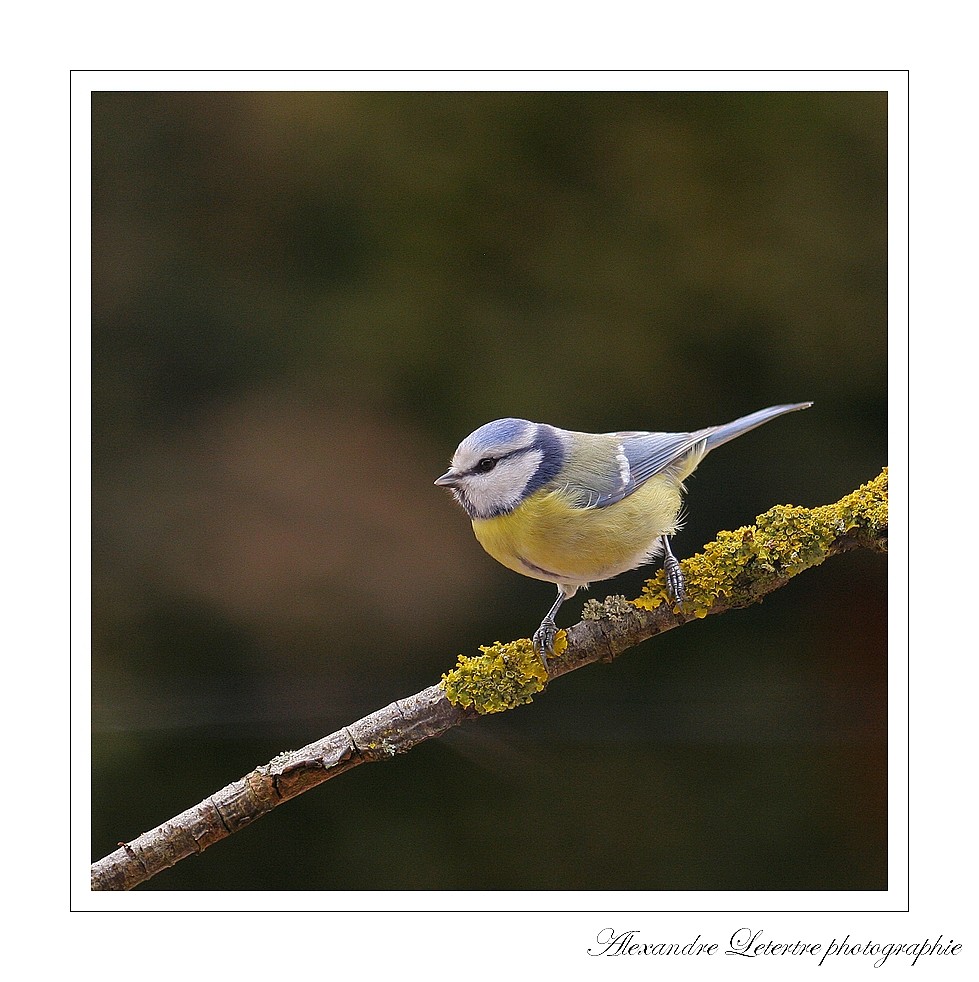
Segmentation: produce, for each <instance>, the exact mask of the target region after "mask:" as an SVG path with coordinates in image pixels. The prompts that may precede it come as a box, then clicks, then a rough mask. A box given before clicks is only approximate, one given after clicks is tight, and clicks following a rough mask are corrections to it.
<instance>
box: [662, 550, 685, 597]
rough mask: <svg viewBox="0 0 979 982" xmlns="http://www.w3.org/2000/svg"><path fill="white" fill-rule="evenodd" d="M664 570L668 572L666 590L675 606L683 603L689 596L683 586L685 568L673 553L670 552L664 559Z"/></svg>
mask: <svg viewBox="0 0 979 982" xmlns="http://www.w3.org/2000/svg"><path fill="white" fill-rule="evenodd" d="M663 572H664V573H666V592H667V593H668V594H669V595H670V598H671V599H672V601H673V604H674V606H676V605H680V604H682V603H683V601H684V600H685V599H686V597H687V594H686V590H685V589H684V586H683V570H682V569H680V563H679V561H678V560H677V558H676V556H674V555H673V553H669V554H668V555H667V556H666V558H665V559H664V560H663Z"/></svg>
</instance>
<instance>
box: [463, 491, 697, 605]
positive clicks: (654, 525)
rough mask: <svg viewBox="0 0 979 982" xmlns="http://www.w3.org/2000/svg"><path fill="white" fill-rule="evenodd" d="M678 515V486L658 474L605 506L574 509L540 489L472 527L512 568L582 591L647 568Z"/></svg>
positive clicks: (490, 550) (554, 493) (482, 542)
mask: <svg viewBox="0 0 979 982" xmlns="http://www.w3.org/2000/svg"><path fill="white" fill-rule="evenodd" d="M679 514H680V487H679V486H678V485H677V484H676V482H675V481H673V480H670V479H668V478H666V477H660V476H657V477H654V478H651V479H650V480H649V481H647V482H646V483H645V484H644V485H643V486H642V487H641V488H639V489H638V490H637V491H635V492H634V493H633V494H631V495H629V497H627V498H624V499H623V500H622V501H619V502H617V503H616V504H614V505H609V506H608V507H607V508H575V507H573V505H572V503H571V502H570V501H569V499H568V497H567V496H566V495H565V494H563V493H562V492H561V491H559V490H557V491H555V490H551V491H541V492H538V493H537V494H533V495H531V496H530V497H529V498H527V499H526V500H525V501H523V502H522V503H521V504H520V505H519V506H518V507H517V508H515V509H514V510H513V511H512V512H510V513H509V514H507V515H500V516H498V517H496V518H485V519H480V518H477V519H474V520H473V523H472V524H473V532H475V534H476V538H477V539H478V540H479V543H480V545H482V547H483V548H484V549H485V550H486V551H487V552H488V553H489V554H490V555H491V556H492V557H493V558H494V559H495V560H497V562H500V563H502V564H503V565H504V566H506V567H508V568H509V569H512V570H514V571H516V572H517V573H523V574H524V575H525V576H532V577H534V578H535V579H539V580H549V581H550V582H552V583H564V584H568V585H574V586H584V585H585V584H586V583H591V582H593V581H595V580H604V579H608V578H609V577H612V576H617V575H618V574H619V573H623V572H625V571H626V570H628V569H634V568H635V567H636V566H641V565H642V564H643V563H645V562H648V561H649V560H650V559H651V558H652V557H653V555H655V553H656V551H657V540H658V539H659V538H660V537H661V536H663V535H672V534H673V533H674V532H675V531H676V522H677V517H678V516H679Z"/></svg>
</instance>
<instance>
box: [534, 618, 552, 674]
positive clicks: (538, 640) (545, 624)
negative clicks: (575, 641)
mask: <svg viewBox="0 0 979 982" xmlns="http://www.w3.org/2000/svg"><path fill="white" fill-rule="evenodd" d="M556 637H557V624H555V623H554V620H553V618H551V617H545V618H544V620H542V621H541V624H540V627H539V628H537V630H536V631H535V632H534V651H536V652H537V654H538V655H540V660H541V661H542V662H543V663H544V670H545V671H548V672H549V671H550V670H549V669H548V667H547V656H548V655H553V654H554V639H555V638H556Z"/></svg>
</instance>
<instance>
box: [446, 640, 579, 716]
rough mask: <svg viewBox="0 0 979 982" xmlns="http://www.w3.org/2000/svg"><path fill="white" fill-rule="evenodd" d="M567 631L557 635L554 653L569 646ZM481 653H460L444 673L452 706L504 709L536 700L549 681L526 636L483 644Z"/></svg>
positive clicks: (447, 695)
mask: <svg viewBox="0 0 979 982" xmlns="http://www.w3.org/2000/svg"><path fill="white" fill-rule="evenodd" d="M567 646H568V640H567V636H566V635H565V633H564V631H558V633H557V637H556V638H555V639H554V654H553V655H551V656H549V657H551V658H554V657H559V656H560V655H561V653H562V652H563V651H564V650H565V649H566V648H567ZM479 650H480V651H481V652H482V654H481V655H478V656H475V657H470V656H468V655H459V658H458V661H457V663H456V667H455V668H454V669H453V670H452V671H451V672H446V673H445V674H444V675H443V676H442V682H441V686H442V688H443V689H444V690H445V696H446V698H447V699H448V700H449V702H451V703H452V705H453V706H461V707H462V708H463V709H467V708H468V707H470V706H472V707H473V708H475V710H476V712H478V713H480V714H484V715H485V714H486V713H502V712H503V711H504V710H507V709H513V708H514V707H516V706H522V705H524V704H525V703H528V702H533V697H534V694H535V693H537V692H540V691H541V690H542V689H543V688H544V686H545V685H546V684H547V670H546V669H545V668H544V663H543V662H542V661H541V658H540V655H538V654H537V653H536V652H535V651H534V648H533V645H532V644H531V642H530V641H529V640H527V639H526V638H524V639H522V640H520V641H511V642H510V643H508V644H504V643H503V642H500V641H497V642H496V643H495V644H491V645H486V646H480V649H479Z"/></svg>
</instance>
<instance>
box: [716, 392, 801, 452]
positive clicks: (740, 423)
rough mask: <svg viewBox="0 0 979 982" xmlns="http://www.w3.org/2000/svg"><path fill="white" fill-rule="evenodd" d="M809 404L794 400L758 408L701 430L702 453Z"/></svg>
mask: <svg viewBox="0 0 979 982" xmlns="http://www.w3.org/2000/svg"><path fill="white" fill-rule="evenodd" d="M811 405H812V403H811V402H794V403H792V404H791V405H787V406H769V407H768V409H759V410H758V412H756V413H751V414H749V415H748V416H742V417H741V418H740V419H736V420H734V421H733V422H730V423H724V424H723V425H722V426H712V427H709V428H708V429H706V430H703V431H702V432H703V433H704V435H705V436H706V437H707V440H706V445H705V449H704V453H705V454H706V453H709V452H710V451H711V450H713V449H714V448H715V447H719V446H721V444H722V443H727V442H728V441H729V440H733V439H734V438H735V437H736V436H741V434H742V433H747V432H748V430H753V429H755V427H758V426H761V425H762V423H767V422H768V421H769V420H770V419H775V417H776V416H784V415H785V414H786V413H794V412H795V411H796V410H797V409H808V408H809V407H810V406H811Z"/></svg>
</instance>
